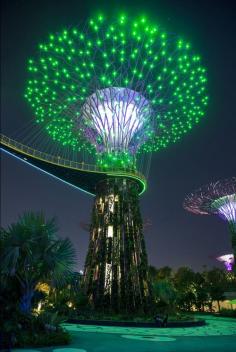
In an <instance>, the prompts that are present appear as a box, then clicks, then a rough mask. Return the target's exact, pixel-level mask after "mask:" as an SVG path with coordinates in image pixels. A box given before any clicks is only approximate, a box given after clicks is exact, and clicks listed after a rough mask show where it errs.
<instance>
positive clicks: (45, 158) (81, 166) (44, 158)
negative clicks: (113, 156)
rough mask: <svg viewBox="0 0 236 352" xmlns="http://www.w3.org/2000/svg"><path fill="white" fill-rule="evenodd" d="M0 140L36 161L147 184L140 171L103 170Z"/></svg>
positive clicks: (3, 139) (15, 142) (7, 138)
mask: <svg viewBox="0 0 236 352" xmlns="http://www.w3.org/2000/svg"><path fill="white" fill-rule="evenodd" d="M0 140H1V144H2V145H5V146H7V147H9V148H10V149H13V150H15V151H18V152H20V153H23V154H25V155H28V156H30V157H34V158H36V159H40V160H42V161H45V162H48V163H52V164H55V165H58V166H64V167H68V168H71V169H76V170H78V171H88V172H97V173H103V174H111V175H116V174H117V175H118V174H124V175H127V176H131V177H136V178H139V179H141V180H142V181H144V182H146V179H145V177H144V175H142V174H141V173H140V172H138V171H134V170H130V169H117V168H116V169H112V168H111V169H106V170H105V169H102V168H101V167H99V166H97V165H93V164H86V163H84V162H76V161H72V160H68V159H63V158H61V157H60V156H55V155H51V154H47V153H44V152H40V151H39V150H36V149H33V148H31V147H29V146H27V145H24V144H22V143H20V142H17V141H15V140H14V139H11V138H9V137H7V136H5V135H3V134H0Z"/></svg>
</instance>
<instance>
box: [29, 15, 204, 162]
mask: <svg viewBox="0 0 236 352" xmlns="http://www.w3.org/2000/svg"><path fill="white" fill-rule="evenodd" d="M28 70H29V79H28V82H27V88H26V93H25V97H26V98H27V100H28V101H29V103H30V104H31V106H32V108H33V110H34V114H35V116H36V120H37V122H38V123H40V124H43V125H44V126H45V129H46V130H47V132H48V134H49V135H50V136H51V137H52V138H53V140H55V141H58V142H60V143H62V144H63V145H66V146H71V147H72V148H73V149H74V150H76V151H80V150H83V151H87V152H89V153H96V154H97V155H98V158H97V160H98V162H104V163H105V164H106V163H111V162H115V161H116V159H117V163H118V164H119V165H122V161H123V164H124V165H127V164H129V163H130V162H131V161H132V160H133V158H134V156H135V154H137V153H140V152H151V151H158V150H160V149H161V148H165V147H167V146H168V145H169V144H170V143H174V142H176V141H178V140H179V139H180V138H181V136H182V135H183V134H185V133H187V132H188V131H189V130H190V129H191V128H192V127H193V126H194V125H195V124H197V123H198V122H199V121H200V119H201V118H202V117H203V116H204V114H205V110H206V105H207V101H208V96H207V93H206V82H207V78H206V69H205V67H204V65H203V64H202V62H201V58H200V56H199V55H197V54H196V53H194V52H193V51H192V49H191V45H190V44H189V43H188V42H187V41H185V40H183V39H182V38H180V37H177V36H173V35H168V34H167V33H166V32H165V31H163V30H162V28H160V26H158V25H156V24H153V23H151V22H149V21H148V20H147V19H146V18H144V17H137V18H136V19H130V18H127V17H126V16H124V15H122V16H119V17H118V18H115V19H114V20H111V21H110V19H108V18H107V19H106V18H105V17H104V16H102V15H99V16H97V17H95V18H93V19H91V20H89V21H88V23H87V24H86V25H85V27H81V26H79V27H75V28H69V29H65V30H63V31H62V32H60V33H57V34H51V35H49V38H48V40H46V41H45V42H44V43H41V44H39V53H38V54H37V55H36V56H35V58H32V59H30V60H29V62H28ZM132 94H133V98H134V99H133V100H132V99H131V100H130V101H129V103H127V101H126V100H125V99H126V98H127V97H128V96H129V97H132ZM113 96H116V98H115V99H114V100H113V106H112V109H111V106H109V104H111V101H112V99H110V98H112V97H113ZM104 97H105V99H104V101H103V102H101V100H102V98H104ZM138 99H140V101H139V102H138ZM94 100H95V105H96V109H94ZM142 104H143V106H142ZM126 108H127V109H126ZM91 109H92V110H93V112H92V113H91V114H90V113H89V111H90V110H91ZM125 110H126V112H125ZM122 119H123V120H122ZM121 121H123V122H121ZM118 127H119V128H118ZM119 133H120V134H119ZM104 153H105V154H106V155H104ZM110 153H112V157H111V156H109V154H110ZM101 154H102V156H101ZM104 157H105V158H104ZM113 157H114V158H115V160H113ZM105 159H106V160H105ZM104 160H105V161H104Z"/></svg>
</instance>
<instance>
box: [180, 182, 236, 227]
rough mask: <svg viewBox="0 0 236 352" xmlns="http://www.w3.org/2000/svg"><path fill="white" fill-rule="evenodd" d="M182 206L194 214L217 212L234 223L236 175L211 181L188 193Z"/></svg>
mask: <svg viewBox="0 0 236 352" xmlns="http://www.w3.org/2000/svg"><path fill="white" fill-rule="evenodd" d="M184 208H185V209H186V210H189V211H191V212H192V213H195V214H217V215H219V216H221V217H222V218H224V219H225V220H227V221H229V222H232V223H233V224H235V223H236V177H232V178H231V179H226V180H221V181H217V182H212V183H210V184H209V185H206V186H203V187H201V188H199V189H198V190H197V191H195V192H193V193H191V194H189V195H188V196H187V197H186V199H185V201H184Z"/></svg>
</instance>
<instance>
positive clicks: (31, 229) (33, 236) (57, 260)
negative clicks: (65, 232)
mask: <svg viewBox="0 0 236 352" xmlns="http://www.w3.org/2000/svg"><path fill="white" fill-rule="evenodd" d="M56 231H57V227H56V223H55V219H51V220H49V221H46V220H45V217H44V216H43V215H42V214H34V213H25V214H24V215H23V216H22V217H20V218H19V221H18V222H17V223H15V224H12V225H11V226H9V228H8V230H6V231H5V232H4V235H3V238H2V246H3V250H2V255H1V262H2V274H3V275H5V276H8V277H9V276H10V277H14V278H15V279H16V280H17V281H18V282H19V285H20V289H21V297H20V308H21V310H22V311H23V312H30V310H31V302H32V298H33V296H34V293H35V288H36V285H37V284H38V283H39V282H40V281H42V280H45V281H47V280H49V281H51V282H53V283H54V284H55V285H61V284H62V283H64V282H65V279H66V278H67V277H68V275H70V274H71V272H72V267H73V265H74V263H75V251H74V249H73V247H72V244H71V242H70V241H69V239H58V238H57V237H56Z"/></svg>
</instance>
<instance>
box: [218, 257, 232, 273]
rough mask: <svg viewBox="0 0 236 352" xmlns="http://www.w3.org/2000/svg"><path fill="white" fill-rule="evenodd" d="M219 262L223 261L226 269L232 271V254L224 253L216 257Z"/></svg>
mask: <svg viewBox="0 0 236 352" xmlns="http://www.w3.org/2000/svg"><path fill="white" fill-rule="evenodd" d="M216 259H217V260H218V261H219V262H222V263H224V265H225V268H226V270H227V271H232V270H233V266H234V255H233V254H224V255H221V256H220V257H217V258H216Z"/></svg>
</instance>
